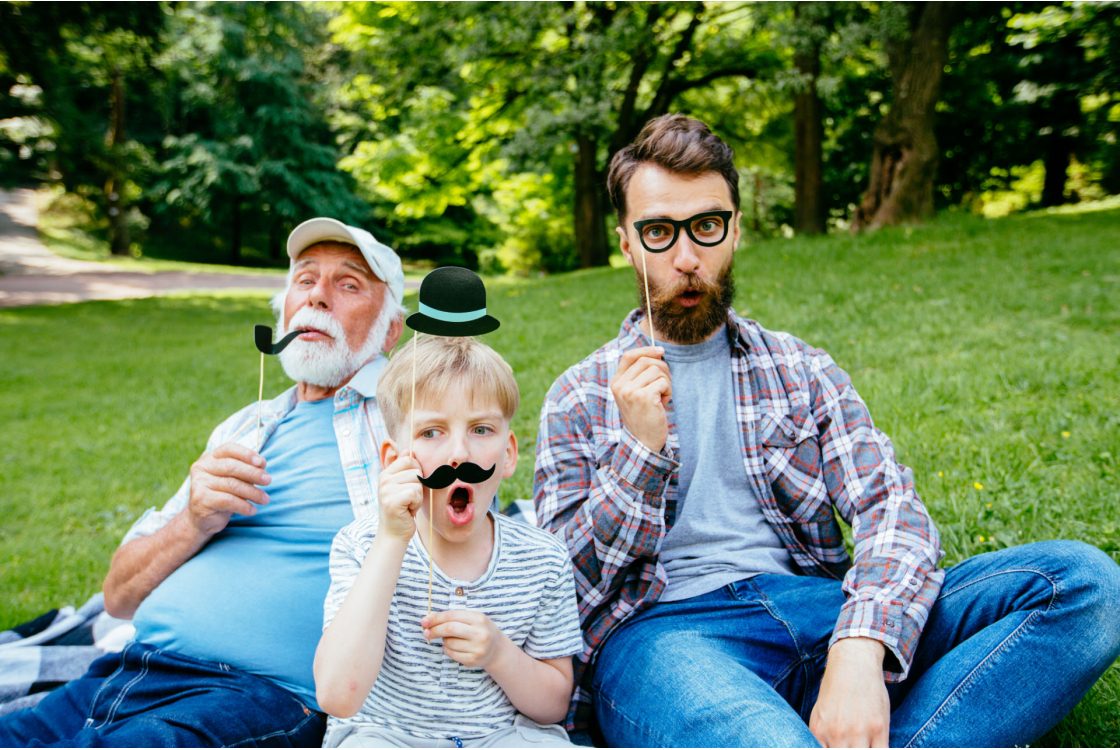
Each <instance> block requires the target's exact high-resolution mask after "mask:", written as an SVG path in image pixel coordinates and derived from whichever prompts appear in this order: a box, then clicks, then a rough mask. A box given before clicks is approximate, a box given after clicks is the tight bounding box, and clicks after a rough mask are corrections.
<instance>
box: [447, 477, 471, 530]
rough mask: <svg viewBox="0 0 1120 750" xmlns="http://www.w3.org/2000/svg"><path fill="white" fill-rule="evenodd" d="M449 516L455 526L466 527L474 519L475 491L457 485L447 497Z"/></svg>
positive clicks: (466, 486)
mask: <svg viewBox="0 0 1120 750" xmlns="http://www.w3.org/2000/svg"><path fill="white" fill-rule="evenodd" d="M447 516H448V518H449V519H450V520H451V523H452V524H453V525H455V526H466V525H467V524H469V523H470V522H471V520H472V519H473V518H474V490H472V489H471V488H470V486H469V485H465V484H455V485H454V486H453V487H452V488H451V489H450V491H449V493H448V495H447Z"/></svg>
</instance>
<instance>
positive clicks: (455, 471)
mask: <svg viewBox="0 0 1120 750" xmlns="http://www.w3.org/2000/svg"><path fill="white" fill-rule="evenodd" d="M497 467H498V465H497V464H494V465H493V466H491V467H490V468H489V469H484V468H482V467H481V466H479V465H478V464H472V463H471V462H470V461H467V462H465V463H461V464H459V466H458V467H455V466H452V465H451V464H444V465H443V466H441V467H439V468H438V469H436V470H435V471H433V472H432V473H431V474H429V475H428V476H426V477H420V484H422V485H424V486H425V487H427V488H428V489H432V490H442V489H443V488H444V487H450V486H451V483H452V482H454V481H455V480H456V479H461V480H463V481H464V482H466V483H467V484H478V483H479V482H485V481H486V480H487V479H489V478H490V477H492V476H494V469H496V468H497Z"/></svg>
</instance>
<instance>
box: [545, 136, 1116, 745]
mask: <svg viewBox="0 0 1120 750" xmlns="http://www.w3.org/2000/svg"><path fill="white" fill-rule="evenodd" d="M608 189H609V191H610V195H611V199H612V201H613V203H614V206H615V208H616V209H617V211H618V220H619V227H618V230H617V231H618V235H619V245H620V247H621V249H622V252H623V254H624V255H625V256H626V259H627V260H628V261H629V263H630V264H631V265H632V266H633V267H634V268H635V269H637V270H638V288H639V292H640V293H641V295H642V303H643V305H642V308H641V309H639V310H634V311H633V312H632V313H631V314H630V315H629V316H628V317H627V318H626V320H625V321H624V322H623V324H622V330H621V331H620V333H619V335H618V338H616V339H614V340H613V341H611V342H609V343H608V344H606V345H605V346H604V347H602V348H600V349H599V350H598V351H596V352H594V353H592V354H591V355H590V356H589V357H587V358H586V359H585V360H583V361H582V362H580V363H578V364H577V365H575V366H573V367H572V368H570V369H569V370H568V371H567V372H565V373H564V374H563V375H562V376H561V377H560V378H559V379H558V380H557V381H556V383H555V384H554V385H553V387H552V389H551V390H550V392H549V394H548V396H547V399H546V401H545V404H544V408H543V410H542V414H541V429H540V434H539V437H538V443H537V468H536V481H535V501H536V509H537V517H538V519H539V522H540V523H541V525H542V526H544V527H545V528H548V529H550V530H552V531H553V532H555V533H557V534H558V535H559V536H560V537H561V538H563V539H564V540H565V541H566V543H567V545H568V548H569V551H570V553H571V555H572V559H573V563H574V568H575V577H576V592H577V596H578V598H579V604H580V617H581V621H582V624H583V629H584V641H585V651H584V653H583V654H582V655H581V656H580V657H579V659H578V662H577V665H576V667H577V669H576V675H577V680H578V685H579V687H578V689H577V692H576V696H575V698H574V702H573V711H572V713H571V715H570V716H569V728H570V729H572V730H575V731H577V732H578V731H580V730H588V729H589V728H593V727H594V725H595V724H597V731H598V732H600V733H601V735H599V736H597V737H596V739H599V740H605V741H606V742H607V743H609V744H611V745H616V746H620V747H681V746H698V747H741V746H745V747H759V746H776V747H807V746H813V745H816V744H818V743H820V744H823V745H830V746H848V747H869V746H885V745H886V744H887V743H888V742H889V743H890V744H891V745H898V746H907V747H909V746H913V745H919V746H934V747H960V746H990V745H995V746H1012V745H1025V744H1027V743H1030V742H1033V741H1034V740H1035V739H1036V738H1038V737H1039V736H1040V735H1042V734H1043V733H1045V732H1046V731H1047V730H1048V729H1049V728H1050V727H1052V726H1053V725H1054V724H1055V723H1057V721H1058V720H1059V719H1061V717H1062V716H1063V715H1064V714H1065V713H1066V712H1067V711H1069V710H1070V708H1072V707H1073V705H1074V704H1075V703H1076V702H1077V701H1078V700H1079V699H1080V697H1081V696H1082V695H1084V693H1085V692H1086V691H1087V690H1088V689H1089V687H1090V686H1091V685H1092V683H1093V682H1094V681H1095V680H1096V679H1097V678H1098V677H1099V676H1100V675H1101V674H1102V673H1103V672H1104V670H1105V669H1107V668H1108V667H1109V665H1111V664H1112V662H1113V661H1114V660H1115V659H1116V657H1117V654H1118V653H1120V618H1117V617H1116V616H1115V608H1116V606H1117V604H1118V603H1120V567H1118V566H1117V565H1116V563H1114V562H1113V561H1112V559H1111V558H1109V557H1108V556H1107V555H1106V554H1104V553H1103V552H1101V551H1100V550H1098V549H1096V548H1094V547H1091V546H1089V545H1087V544H1083V543H1080V542H1043V543H1038V544H1031V545H1026V546H1023V547H1018V548H1013V549H1006V550H1000V551H998V552H992V553H988V554H984V555H979V556H977V557H974V558H971V559H969V560H965V561H964V562H962V563H960V564H958V565H956V566H954V567H952V568H950V569H948V570H942V569H940V568H939V567H938V563H939V561H940V559H941V557H942V551H941V548H940V544H939V540H938V534H937V530H936V528H935V527H934V525H933V522H932V521H931V519H930V517H929V514H928V513H927V512H926V509H925V507H924V505H923V504H922V501H921V499H920V498H919V497H918V495H917V493H916V492H915V489H914V483H913V476H912V473H911V471H910V470H909V469H908V468H906V467H905V466H903V465H902V464H900V463H898V462H897V461H896V459H895V455H894V449H893V448H892V446H891V443H890V441H889V440H888V438H887V437H886V435H884V434H883V433H881V432H879V431H878V430H877V429H875V427H874V425H873V424H872V422H871V417H870V415H869V414H868V412H867V407H866V406H865V405H864V403H863V401H862V400H861V399H860V397H859V395H858V394H857V393H856V391H855V389H854V388H853V386H852V383H851V380H850V379H849V378H848V376H847V374H846V373H845V372H844V371H843V370H841V369H840V368H839V367H838V366H837V365H836V363H835V362H833V361H832V359H831V358H830V357H829V356H828V355H827V354H826V353H824V352H823V351H821V350H819V349H814V348H812V347H810V346H808V345H807V344H805V343H804V342H802V341H800V340H798V339H796V338H794V337H793V336H790V335H789V334H785V333H776V332H772V331H769V330H766V329H765V328H763V327H762V326H760V325H759V324H758V323H756V322H754V321H752V320H746V319H744V318H741V317H739V316H738V315H736V314H735V311H734V310H733V309H732V308H731V303H732V298H733V290H732V283H731V279H732V277H731V264H732V257H733V253H734V252H735V249H736V246H737V245H738V242H739V219H740V214H739V189H738V172H737V171H736V169H735V166H734V163H733V161H732V153H731V149H730V148H729V147H728V146H727V145H726V144H725V143H724V142H723V141H721V140H720V139H719V138H718V137H716V136H715V135H713V134H712V133H711V132H710V131H709V129H708V128H707V126H706V125H704V124H703V123H701V122H699V121H697V120H694V119H691V118H687V117H683V116H680V115H666V116H664V117H661V118H658V119H655V120H653V121H651V122H650V123H648V124H647V125H646V127H645V128H644V129H643V130H642V132H641V133H640V134H639V135H638V138H637V140H636V141H635V142H634V143H633V144H631V145H630V146H628V147H626V148H624V149H622V150H621V151H619V152H618V153H617V154H616V155H615V156H614V158H613V160H612V162H611V165H610V170H609V174H608ZM638 253H644V254H645V258H644V259H643V258H639V257H637V254H638ZM643 268H645V269H646V271H647V272H648V282H649V288H650V292H649V296H650V298H651V299H650V300H649V303H650V307H651V308H652V312H651V316H650V317H651V318H652V320H650V319H647V317H646V315H645V313H644V310H645V302H646V300H645V295H644V292H643V291H642V290H643V287H644V282H645V279H643V277H642V276H643V273H642V271H641V269H643ZM653 334H655V338H656V341H657V342H658V343H659V344H661V345H660V346H656V347H654V346H649V345H647V342H648V341H649V337H650V336H651V335H653ZM662 342H663V343H662ZM837 515H839V516H840V517H841V518H842V519H843V520H844V521H845V522H846V523H848V524H850V525H851V527H852V535H853V540H854V550H853V553H852V555H851V556H850V557H849V554H848V552H847V551H846V549H845V546H844V538H843V535H842V533H841V530H840V527H839V525H838V523H837ZM593 735H594V733H593Z"/></svg>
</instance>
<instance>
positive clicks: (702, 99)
mask: <svg viewBox="0 0 1120 750" xmlns="http://www.w3.org/2000/svg"><path fill="white" fill-rule="evenodd" d="M932 7H943V8H944V7H948V6H942V5H940V4H937V3H878V2H850V3H833V4H827V3H794V2H776V3H749V2H726V3H722V2H710V3H707V2H655V3H623V2H614V1H613V0H612V1H608V2H586V1H581V2H549V3H507V4H492V3H478V2H473V3H420V2H416V3H414V2H392V3H345V4H343V3H317V4H292V3H148V4H108V3H105V4H95V3H68V4H64V3H27V2H8V3H3V4H0V170H2V171H3V177H4V178H5V179H7V180H8V181H12V180H29V179H30V180H49V181H59V182H61V183H62V184H63V185H64V186H65V187H66V188H67V190H69V191H70V192H71V193H77V194H79V195H81V196H83V197H84V198H85V199H87V200H86V202H87V205H89V206H92V208H93V212H94V214H95V219H96V221H95V222H94V226H95V228H96V229H97V231H98V232H99V233H101V234H102V235H103V236H104V238H105V239H107V240H108V242H109V244H110V245H111V246H112V247H113V248H114V249H115V250H116V251H118V252H122V251H125V250H127V249H129V247H130V245H131V246H132V247H133V248H134V249H135V247H136V246H137V245H138V244H142V245H143V247H144V249H145V252H149V253H152V254H169V255H174V256H177V257H189V258H194V259H199V260H232V261H233V262H239V261H240V262H251V263H268V262H278V261H276V259H277V258H279V257H280V256H281V254H282V248H281V245H282V240H283V237H284V236H285V235H286V233H287V231H288V230H289V229H290V228H291V226H292V225H294V224H295V223H296V222H298V221H300V220H302V219H303V218H306V217H307V216H310V215H314V214H330V215H334V216H338V217H339V218H341V219H344V220H347V221H351V222H357V223H361V224H364V225H366V226H369V227H370V228H371V229H373V230H374V231H375V232H376V233H377V234H378V235H379V236H382V237H384V238H385V239H386V240H388V241H389V242H390V243H391V244H392V245H393V246H395V247H397V248H398V249H399V250H400V251H401V252H402V254H403V255H404V256H405V257H406V258H408V259H417V260H429V261H432V262H454V263H461V264H465V265H469V266H480V267H482V268H485V269H486V270H491V271H494V270H502V269H505V270H510V271H515V272H519V273H528V272H533V271H537V270H546V271H558V270H566V269H570V268H575V267H578V266H588V265H597V264H602V263H605V262H607V260H608V256H609V253H610V251H611V249H612V248H613V247H614V245H615V239H614V236H613V232H612V229H613V225H614V221H613V218H614V217H613V216H612V215H611V212H610V210H609V206H608V203H607V199H606V195H605V191H604V187H605V180H606V167H607V164H608V162H609V159H610V157H611V156H612V154H613V153H615V152H616V151H617V150H618V149H619V148H620V147H622V146H623V145H625V144H626V143H628V142H629V141H630V140H631V139H632V138H633V137H634V136H635V135H636V133H637V132H638V130H639V128H640V127H641V126H642V124H643V123H644V122H645V121H646V120H647V119H649V118H650V117H652V116H655V115H658V114H662V113H664V112H666V111H670V110H672V111H679V112H685V113H689V114H693V115H695V116H697V117H700V118H701V119H703V120H705V121H707V122H709V123H710V124H711V125H712V126H713V128H714V129H715V130H716V131H717V132H718V133H720V134H721V135H722V136H723V137H724V138H726V139H727V140H728V141H729V142H730V143H731V144H732V145H733V146H734V147H735V149H736V155H737V161H738V166H739V168H740V174H741V181H740V192H741V195H742V208H743V210H744V214H745V226H746V228H747V229H748V231H750V232H752V233H754V234H760V235H766V234H774V233H779V232H787V231H789V230H790V227H799V228H800V229H801V230H804V231H817V230H819V229H820V228H821V219H822V218H827V224H828V226H830V227H835V226H837V225H843V224H844V223H846V222H847V221H848V220H849V219H851V217H852V214H853V211H854V209H855V207H856V206H857V204H859V202H860V200H861V195H862V194H863V193H864V189H865V187H866V186H867V185H868V184H870V183H871V182H872V178H873V176H874V172H875V170H873V169H872V166H871V165H872V163H873V161H872V155H873V153H877V154H878V158H879V159H880V162H879V163H880V164H881V165H894V166H892V167H891V169H894V167H895V166H897V165H898V163H899V160H898V159H894V158H893V157H892V156H891V154H892V153H895V152H897V153H898V154H902V153H904V152H905V151H906V149H907V148H908V147H909V146H908V143H909V144H910V146H912V145H913V141H914V138H913V137H911V138H909V140H908V139H907V138H904V137H903V138H898V137H896V136H899V134H903V135H905V132H910V133H911V135H912V136H913V135H915V134H917V135H921V140H922V143H923V144H924V147H923V148H922V149H920V151H921V153H920V154H919V155H920V156H921V157H922V158H921V160H920V161H921V162H922V164H923V166H922V170H923V174H925V173H928V174H929V175H931V176H930V179H931V180H932V181H933V185H934V190H933V191H932V192H933V196H934V199H935V201H936V205H937V206H938V207H945V206H952V205H963V206H965V207H968V208H970V209H974V210H978V209H984V210H987V209H988V208H989V207H990V205H992V201H993V200H995V199H994V198H993V197H992V196H993V195H997V194H998V195H1007V194H1013V195H1014V196H1015V201H1004V202H1005V203H1006V204H1007V205H1009V206H1012V207H1015V206H1021V205H1026V204H1027V203H1029V202H1032V201H1033V202H1035V203H1043V204H1053V203H1059V202H1062V201H1069V200H1077V199H1079V198H1085V197H1097V196H1099V195H1102V194H1104V193H1105V192H1118V191H1120V139H1118V136H1120V133H1118V132H1117V130H1118V128H1120V73H1117V71H1120V4H1118V3H1059V2H1043V3H1039V2H1031V3H1028V2H1009V3H991V4H980V3H964V4H959V5H954V6H952V7H951V11H952V13H951V15H952V19H951V23H948V24H942V25H941V26H942V28H949V29H951V33H950V34H949V36H948V43H947V47H946V50H947V52H946V54H945V56H944V59H945V64H944V66H943V67H942V66H941V65H937V64H933V63H932V62H928V61H931V60H935V59H941V57H940V55H938V56H932V55H929V54H927V53H928V52H930V50H931V49H932V48H931V47H930V45H928V44H924V43H923V44H922V45H918V44H909V45H908V44H907V43H906V40H907V39H909V40H911V41H912V42H913V41H914V40H916V39H919V38H924V37H921V36H920V35H918V36H915V34H916V32H917V30H918V28H919V27H920V26H921V24H919V23H917V21H918V20H920V19H921V18H924V17H925V16H924V12H925V10H927V9H929V8H932ZM934 36H936V35H934ZM931 38H932V37H931ZM937 38H939V37H937ZM900 41H901V42H902V43H900ZM933 41H936V39H933ZM935 46H936V45H935ZM919 48H920V49H922V50H924V52H923V54H925V57H924V58H923V59H926V60H927V63H926V64H923V65H917V66H913V65H912V63H913V61H914V60H915V59H917V55H916V53H917V52H918V50H919ZM934 69H937V70H944V76H943V81H942V85H941V87H940V88H941V95H940V97H939V98H936V97H926V99H927V100H928V101H926V102H925V103H923V104H922V105H921V106H913V107H911V109H913V110H915V111H914V112H911V113H910V114H909V115H907V117H906V118H903V119H904V120H905V122H902V121H901V120H900V121H898V122H895V123H894V125H892V126H891V127H889V128H884V127H883V124H884V123H885V122H890V121H892V120H891V118H892V117H896V116H898V117H901V115H902V113H901V110H902V109H905V107H906V105H905V103H904V104H903V106H901V107H900V105H899V102H900V99H899V97H898V91H899V90H902V91H906V90H909V89H912V88H913V86H907V85H901V86H900V84H899V81H900V80H902V79H903V78H906V80H910V81H917V82H919V83H920V82H922V81H925V82H926V83H929V82H930V81H931V80H932V78H931V76H930V75H928V74H929V73H931V72H932V71H933V70H934ZM903 74H905V75H903ZM907 76H908V78H907ZM927 105H929V106H933V107H934V108H935V116H934V128H935V129H934V130H933V131H932V133H931V131H929V129H928V128H927V127H926V125H925V124H922V125H921V127H917V124H916V120H915V118H916V117H917V115H918V114H921V113H922V112H924V111H925V108H926V107H927ZM918 110H921V112H919V111H918ZM892 113H893V114H892ZM896 119H897V118H896ZM917 119H922V118H917ZM902 125H905V127H901V126H902ZM887 131H891V132H889V133H888V132H887ZM888 135H889V136H891V137H890V138H887V136H888ZM799 136H800V137H799ZM892 138H893V139H894V140H893V141H892V140H891V139H892ZM888 141H889V142H888ZM931 144H932V145H931ZM892 149H893V151H892ZM931 150H932V151H934V152H935V153H933V154H927V153H926V152H927V151H931ZM888 152H889V153H888ZM927 157H928V158H927ZM915 163H916V162H915ZM931 165H932V166H931ZM879 171H880V172H883V171H884V170H879ZM886 171H890V170H886ZM799 172H800V174H801V179H800V180H798V179H796V176H797V175H798V173H799ZM904 172H905V170H902V171H899V172H898V174H897V175H895V176H896V177H898V178H899V179H901V178H903V177H905V174H904ZM880 176H881V175H880ZM799 185H800V189H798V186H799ZM880 192H883V191H880ZM885 192H886V193H890V190H889V189H887V190H885ZM925 195H926V193H925V192H922V196H925ZM932 205H933V201H925V200H924V198H923V201H922V207H923V210H922V211H920V212H918V213H919V214H922V215H924V213H926V212H928V210H932Z"/></svg>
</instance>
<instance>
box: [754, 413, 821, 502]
mask: <svg viewBox="0 0 1120 750" xmlns="http://www.w3.org/2000/svg"><path fill="white" fill-rule="evenodd" d="M758 430H759V442H760V443H761V445H762V456H763V463H764V465H765V467H766V477H767V479H768V480H769V482H770V487H771V488H772V489H773V492H774V499H775V500H777V503H778V508H779V509H780V510H781V512H782V513H783V514H784V515H785V516H787V517H788V518H790V519H791V520H793V521H797V522H815V523H823V522H826V521H831V519H832V504H831V502H829V499H828V488H827V487H826V486H825V483H824V479H823V471H822V466H821V448H820V442H819V439H820V433H819V431H818V430H817V425H816V423H815V422H814V421H813V418H812V415H811V414H810V412H809V410H808V409H807V408H804V407H797V406H794V407H793V409H791V410H790V412H789V413H787V414H781V413H770V412H764V413H763V414H762V418H761V419H760V420H759V427H758Z"/></svg>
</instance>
